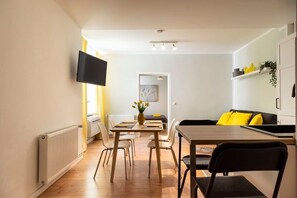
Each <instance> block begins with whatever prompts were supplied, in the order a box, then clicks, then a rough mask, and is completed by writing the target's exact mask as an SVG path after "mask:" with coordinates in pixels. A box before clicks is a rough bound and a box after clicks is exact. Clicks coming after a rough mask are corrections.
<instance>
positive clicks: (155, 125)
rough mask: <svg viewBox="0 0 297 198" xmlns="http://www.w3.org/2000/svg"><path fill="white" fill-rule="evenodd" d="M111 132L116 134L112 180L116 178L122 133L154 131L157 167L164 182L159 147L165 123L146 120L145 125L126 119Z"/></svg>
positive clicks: (160, 178)
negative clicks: (160, 135)
mask: <svg viewBox="0 0 297 198" xmlns="http://www.w3.org/2000/svg"><path fill="white" fill-rule="evenodd" d="M110 131H111V132H113V133H114V134H115V136H114V149H113V158H112V166H111V175H110V182H113V180H114V173H115V167H116V159H117V150H118V144H119V137H120V133H122V132H128V133H136V132H140V133H153V134H154V139H155V146H156V157H157V167H158V174H159V181H160V183H161V182H162V170H161V160H160V147H159V133H160V132H162V131H163V123H162V121H161V120H146V121H145V122H144V124H143V125H140V124H139V123H137V122H136V121H124V122H121V123H119V124H116V125H115V126H114V127H112V128H111V129H110Z"/></svg>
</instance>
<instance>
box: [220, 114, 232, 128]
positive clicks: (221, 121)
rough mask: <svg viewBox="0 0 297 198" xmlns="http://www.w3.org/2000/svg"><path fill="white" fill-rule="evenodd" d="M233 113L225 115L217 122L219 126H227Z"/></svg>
mask: <svg viewBox="0 0 297 198" xmlns="http://www.w3.org/2000/svg"><path fill="white" fill-rule="evenodd" d="M232 113H233V112H226V113H223V114H222V115H221V117H220V119H219V120H218V122H217V125H226V124H227V122H228V120H229V118H230V116H231V115H232Z"/></svg>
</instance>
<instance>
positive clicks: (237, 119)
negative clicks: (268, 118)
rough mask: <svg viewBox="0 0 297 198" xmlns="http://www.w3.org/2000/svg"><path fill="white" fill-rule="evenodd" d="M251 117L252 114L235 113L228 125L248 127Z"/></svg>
mask: <svg viewBox="0 0 297 198" xmlns="http://www.w3.org/2000/svg"><path fill="white" fill-rule="evenodd" d="M251 116H252V114H251V113H240V112H235V113H233V114H232V116H231V117H230V118H229V120H228V122H227V125H247V124H248V121H249V120H250V118H251Z"/></svg>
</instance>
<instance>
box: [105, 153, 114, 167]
mask: <svg viewBox="0 0 297 198" xmlns="http://www.w3.org/2000/svg"><path fill="white" fill-rule="evenodd" d="M112 151H113V150H110V152H109V155H108V158H107V162H106V165H108V162H109V159H110V156H111V153H112Z"/></svg>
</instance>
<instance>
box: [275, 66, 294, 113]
mask: <svg viewBox="0 0 297 198" xmlns="http://www.w3.org/2000/svg"><path fill="white" fill-rule="evenodd" d="M278 78H279V79H278V80H279V82H280V83H279V107H278V108H279V109H278V114H279V115H287V116H295V98H293V97H292V90H293V85H294V83H295V68H294V67H286V68H284V69H280V70H279V75H278Z"/></svg>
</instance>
